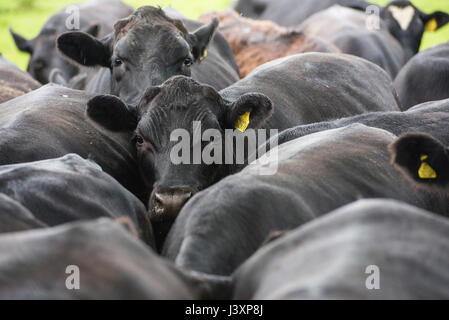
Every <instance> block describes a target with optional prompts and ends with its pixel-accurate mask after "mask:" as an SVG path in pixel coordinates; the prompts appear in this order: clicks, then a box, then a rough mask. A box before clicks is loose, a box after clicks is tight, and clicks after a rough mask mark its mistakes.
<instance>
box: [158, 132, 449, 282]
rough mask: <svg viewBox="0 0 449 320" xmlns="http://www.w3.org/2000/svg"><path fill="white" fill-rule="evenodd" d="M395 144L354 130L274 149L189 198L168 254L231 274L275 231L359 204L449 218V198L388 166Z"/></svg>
mask: <svg viewBox="0 0 449 320" xmlns="http://www.w3.org/2000/svg"><path fill="white" fill-rule="evenodd" d="M395 139H396V136H395V135H393V134H391V133H388V132H387V131H384V130H381V129H376V128H371V127H366V126H364V125H360V124H355V125H351V126H348V127H344V128H339V129H333V130H326V131H322V132H319V133H314V134H310V135H307V136H304V137H302V138H299V139H296V140H293V141H290V142H288V143H284V144H281V145H279V146H278V147H277V148H276V149H273V150H271V153H272V154H273V152H276V153H275V154H273V156H270V157H265V156H264V157H262V158H261V159H260V161H261V162H260V163H258V164H252V165H249V166H248V167H246V168H245V169H244V170H242V171H241V172H239V173H237V174H234V175H231V176H229V177H226V178H225V179H223V180H222V181H220V182H219V183H217V184H215V185H213V186H211V187H210V188H208V189H206V190H203V191H202V192H200V193H198V194H196V195H195V196H194V197H193V198H192V199H190V200H189V202H187V204H186V205H185V206H184V207H183V209H182V210H181V212H180V213H179V215H178V217H177V219H176V220H175V223H174V224H173V226H172V228H171V230H170V232H169V234H168V236H167V239H166V241H165V244H164V248H163V251H162V252H163V254H164V255H165V256H167V257H168V258H170V259H172V260H174V261H175V262H176V263H177V264H178V265H180V266H183V267H186V268H188V269H192V270H196V271H201V272H206V273H211V274H222V275H225V274H230V273H231V272H233V271H234V269H235V268H236V267H238V266H239V265H240V264H241V263H242V262H243V261H244V260H245V259H247V258H248V257H249V256H250V255H251V254H252V253H254V252H255V251H256V249H257V248H258V247H259V246H260V245H261V244H262V242H263V241H264V239H265V238H266V237H267V236H268V235H269V234H270V232H272V231H276V230H285V229H292V228H295V227H297V226H299V225H302V224H304V223H306V222H308V221H310V220H312V219H314V218H316V217H318V216H321V215H323V214H326V213H328V212H330V211H331V210H334V209H336V208H339V207H341V206H343V205H346V204H348V203H351V202H353V201H356V200H359V199H363V198H392V199H397V200H401V201H404V202H407V203H410V204H412V205H415V206H418V207H421V208H424V209H427V210H429V211H432V212H439V213H446V214H447V213H449V209H448V206H447V199H445V201H444V199H440V198H439V197H438V196H437V195H435V194H434V193H431V192H428V191H427V190H418V189H417V188H415V187H414V186H413V185H411V184H410V183H409V181H408V180H407V179H405V178H404V177H402V175H401V174H400V173H399V171H398V170H396V169H395V168H394V166H392V165H391V164H390V154H389V152H388V145H389V144H391V142H392V141H394V140H395ZM275 155H277V157H276V156H275ZM273 169H274V174H273ZM205 257H207V258H205Z"/></svg>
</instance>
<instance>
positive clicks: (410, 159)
mask: <svg viewBox="0 0 449 320" xmlns="http://www.w3.org/2000/svg"><path fill="white" fill-rule="evenodd" d="M446 145H448V142H447V141H445V144H444V145H443V143H442V142H441V141H440V140H438V139H436V138H434V137H432V136H430V135H429V134H427V133H422V132H417V133H416V132H415V133H407V134H404V135H402V136H400V137H399V138H398V139H397V140H396V141H395V142H394V143H393V144H392V145H391V148H390V150H391V153H392V154H393V158H392V162H393V163H394V164H395V165H396V166H397V167H398V168H399V169H401V171H402V172H404V173H405V175H406V176H408V177H410V178H411V179H412V180H413V181H416V182H418V183H419V184H418V185H422V186H428V187H430V188H431V189H434V188H436V187H440V189H441V188H446V189H447V186H448V184H449V148H447V147H446ZM432 187H433V188H432ZM446 194H447V192H446Z"/></svg>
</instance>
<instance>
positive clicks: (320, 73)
mask: <svg viewBox="0 0 449 320" xmlns="http://www.w3.org/2000/svg"><path fill="white" fill-rule="evenodd" d="M273 109H274V111H273ZM385 110H399V109H398V106H397V103H396V95H395V92H394V89H393V87H392V83H391V80H390V79H389V77H388V75H387V74H386V73H385V72H384V71H383V70H382V69H380V68H379V67H377V66H375V65H374V64H372V63H369V62H368V61H366V60H363V59H359V58H357V57H353V56H348V55H338V54H322V53H310V54H304V55H294V56H290V57H286V58H282V59H278V60H275V61H273V62H270V63H267V64H264V65H262V66H260V67H259V68H257V69H256V70H254V71H253V72H252V73H251V74H250V75H248V76H247V77H246V78H245V79H242V80H240V81H239V82H237V83H236V84H234V85H232V86H230V87H228V88H226V89H224V90H222V91H220V92H217V91H215V89H213V88H212V87H210V86H207V85H203V84H199V83H197V82H195V81H194V80H192V79H190V78H187V77H183V76H177V77H173V78H171V79H170V80H168V81H166V82H165V83H164V84H163V85H162V86H156V87H150V88H149V89H148V90H147V92H146V93H145V95H144V97H143V98H142V100H141V102H140V103H139V105H138V106H137V108H134V107H132V106H127V105H126V104H125V103H124V102H122V101H121V100H120V99H119V98H116V97H114V96H110V95H104V96H97V97H95V98H94V99H92V100H91V101H90V102H89V103H88V109H87V114H88V116H89V117H91V118H92V119H93V120H94V121H97V122H98V123H100V124H102V125H104V126H105V127H107V128H109V129H110V130H125V131H129V132H135V143H136V148H137V153H138V158H139V166H140V169H141V172H142V173H143V175H144V179H145V180H146V183H147V186H148V189H152V188H153V193H152V197H151V200H150V205H149V207H150V208H151V210H152V213H151V214H152V217H153V222H156V221H159V222H161V223H167V224H168V225H170V224H171V222H172V221H173V219H174V218H175V217H176V215H177V213H178V212H179V209H180V208H181V207H182V205H183V204H184V203H185V202H186V201H187V200H188V199H189V198H190V197H191V196H192V195H193V194H194V193H195V192H197V191H199V190H202V189H204V188H206V187H208V186H210V185H211V184H213V183H215V182H217V181H218V180H220V179H222V178H223V177H224V176H226V175H228V174H230V173H232V172H235V171H236V170H238V169H239V166H237V165H236V164H235V163H232V164H229V163H227V165H224V164H220V163H219V161H214V163H210V164H205V162H203V161H202V159H200V160H199V162H197V164H188V163H187V164H186V163H185V162H184V163H182V164H180V163H175V162H174V161H172V158H171V152H172V150H173V148H174V147H175V146H176V145H177V144H178V140H176V139H177V138H175V141H173V139H172V141H171V138H170V137H171V134H172V133H173V132H174V130H176V129H185V130H186V132H188V133H189V134H190V137H192V136H193V135H192V134H193V126H194V121H199V122H201V134H203V133H204V132H205V131H206V130H207V129H217V130H218V131H219V133H220V135H221V137H224V136H225V134H226V132H225V129H234V128H235V127H236V125H237V123H238V121H239V119H240V117H241V116H242V115H244V114H245V113H246V114H247V115H248V117H249V118H248V121H249V124H248V127H249V128H264V129H279V130H283V129H285V128H289V127H292V126H294V125H296V124H299V123H313V122H319V121H325V120H329V119H334V118H339V117H342V116H348V115H354V114H361V113H364V112H367V111H385ZM247 112H250V114H249V113H247ZM270 116H271V117H270ZM267 119H268V120H267ZM244 130H245V129H244ZM244 130H243V131H244ZM235 135H236V136H237V137H242V136H243V134H241V133H239V132H238V131H236V132H235ZM211 140H212V138H210V137H209V141H211ZM221 142H223V143H224V142H225V139H222V140H221ZM217 143H218V140H217ZM205 144H206V143H204V144H203V146H202V148H206V145H205ZM188 148H189V152H190V154H193V152H194V151H193V150H192V146H191V145H190V144H189V145H188ZM202 150H203V149H201V151H202ZM222 150H226V147H225V146H223V149H222ZM223 155H224V153H223ZM219 160H222V159H221V158H220V159H219ZM222 163H225V162H222Z"/></svg>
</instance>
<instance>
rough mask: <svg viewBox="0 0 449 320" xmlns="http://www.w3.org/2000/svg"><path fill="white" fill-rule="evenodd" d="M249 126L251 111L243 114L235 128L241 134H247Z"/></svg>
mask: <svg viewBox="0 0 449 320" xmlns="http://www.w3.org/2000/svg"><path fill="white" fill-rule="evenodd" d="M248 125H249V111H248V112H245V113H244V114H242V115H241V116H240V118H239V120H238V121H237V124H236V125H235V128H236V129H237V130H240V131H241V132H245V130H246V128H248Z"/></svg>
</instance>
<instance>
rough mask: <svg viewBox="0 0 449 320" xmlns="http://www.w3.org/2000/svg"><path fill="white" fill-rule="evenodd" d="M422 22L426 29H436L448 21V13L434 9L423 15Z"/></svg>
mask: <svg viewBox="0 0 449 320" xmlns="http://www.w3.org/2000/svg"><path fill="white" fill-rule="evenodd" d="M423 22H424V25H425V26H426V30H427V31H436V30H438V29H439V28H441V27H443V26H445V25H446V24H447V23H448V22H449V14H447V13H445V12H442V11H435V12H434V13H431V14H425V15H424V16H423Z"/></svg>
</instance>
